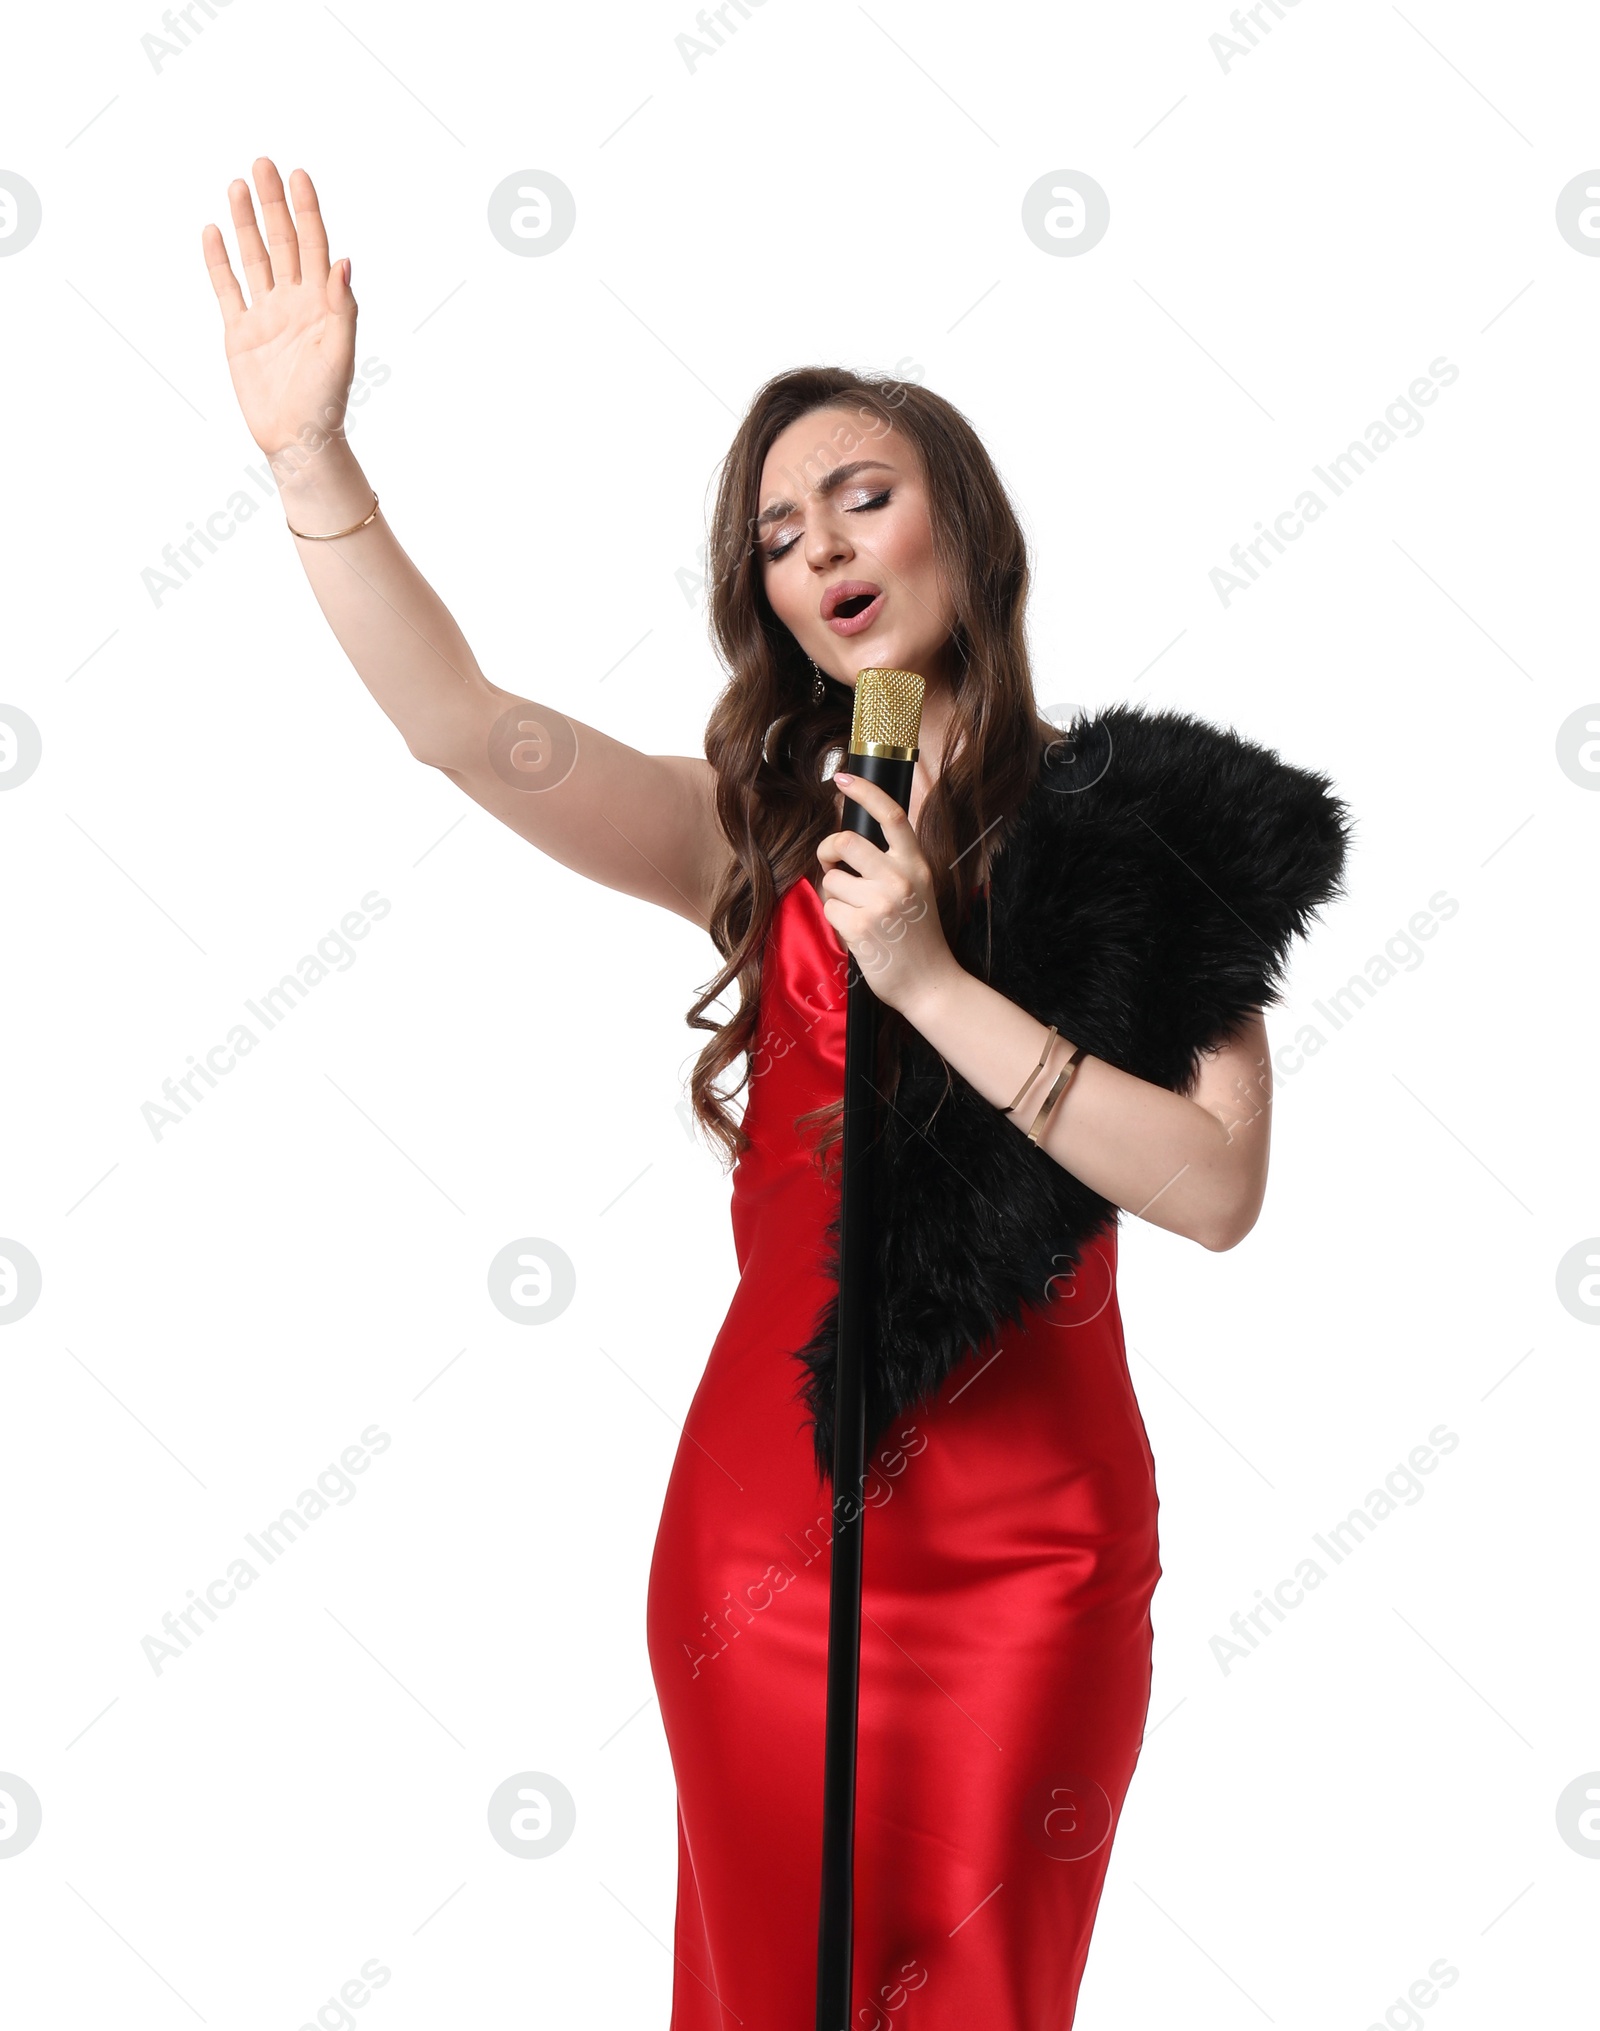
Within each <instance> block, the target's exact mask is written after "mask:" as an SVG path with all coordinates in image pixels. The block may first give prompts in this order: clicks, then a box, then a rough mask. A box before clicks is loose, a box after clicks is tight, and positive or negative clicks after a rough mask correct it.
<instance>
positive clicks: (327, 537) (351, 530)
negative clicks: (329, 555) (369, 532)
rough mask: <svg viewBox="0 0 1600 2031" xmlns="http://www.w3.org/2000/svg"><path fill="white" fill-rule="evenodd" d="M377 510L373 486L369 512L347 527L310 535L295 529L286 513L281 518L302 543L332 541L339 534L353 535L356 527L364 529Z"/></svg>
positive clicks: (290, 532)
mask: <svg viewBox="0 0 1600 2031" xmlns="http://www.w3.org/2000/svg"><path fill="white" fill-rule="evenodd" d="M377 512H378V490H377V488H376V487H374V488H373V490H372V509H371V512H370V513H369V514H366V515H363V516H362V518H361V520H360V521H359V522H352V523H351V524H350V526H349V528H348V529H330V530H329V531H328V533H327V534H326V535H325V536H312V535H309V534H308V533H307V532H306V531H305V530H304V529H297V528H296V527H295V526H294V524H293V522H291V521H290V520H289V518H288V516H287V515H285V516H284V518H283V519H284V525H285V527H286V528H287V529H288V531H289V534H290V535H291V536H298V537H299V538H300V541H301V542H302V543H332V542H333V541H335V539H336V538H338V537H340V536H353V535H354V534H355V533H356V531H357V530H358V529H364V528H365V527H366V526H367V524H368V523H369V522H370V521H371V520H372V517H373V515H375V514H377Z"/></svg>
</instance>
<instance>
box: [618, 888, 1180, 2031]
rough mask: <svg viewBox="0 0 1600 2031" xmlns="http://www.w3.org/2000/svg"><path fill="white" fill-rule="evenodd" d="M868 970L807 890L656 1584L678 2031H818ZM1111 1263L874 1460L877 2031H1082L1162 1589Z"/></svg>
mask: <svg viewBox="0 0 1600 2031" xmlns="http://www.w3.org/2000/svg"><path fill="white" fill-rule="evenodd" d="M843 978H844V958H843V947H842V946H841V945H840V943H839V941H838V939H837V937H836V935H835V933H834V930H833V927H832V926H831V925H830V924H829V922H828V920H827V918H826V916H825V915H824V914H823V905H822V898H821V897H820V896H819V894H818V893H817V891H816V889H815V888H814V887H813V886H812V884H811V883H810V882H809V881H807V880H801V881H798V882H796V883H795V884H794V885H793V886H792V887H791V888H790V889H789V890H788V891H787V892H786V894H785V895H784V897H783V899H782V902H781V903H780V905H779V908H778V911H777V913H776V915H775V917H774V920H773V925H772V928H771V931H770V932H769V934H768V944H767V949H766V955H765V960H764V965H763V972H762V990H761V1011H760V1031H759V1036H758V1040H757V1047H756V1050H755V1052H754V1054H753V1061H752V1062H753V1071H752V1078H751V1083H750V1089H749V1095H748V1099H747V1102H746V1110H745V1117H744V1125H745V1129H746V1132H747V1133H748V1134H749V1136H750V1137H751V1143H750V1146H749V1148H748V1149H746V1151H745V1152H744V1154H743V1155H742V1156H741V1158H740V1160H739V1162H738V1164H737V1166H736V1168H735V1171H734V1176H733V1203H732V1213H733V1233H734V1245H735V1252H736V1255H737V1259H738V1265H739V1284H738V1288H737V1290H736V1291H735V1293H734V1296H733V1301H732V1303H731V1305H730V1306H729V1309H728V1313H727V1317H726V1319H725V1321H724V1323H723V1326H722V1329H721V1331H720V1332H719V1333H718V1335H717V1338H716V1341H715V1343H714V1345H713V1346H712V1349H711V1353H710V1356H709V1359H708V1361H707V1364H706V1369H705V1373H704V1376H703V1377H702V1379H701V1382H700V1384H699V1387H698V1389H697V1390H696V1392H695V1395H694V1398H693V1400H692V1402H691V1404H690V1406H689V1412H688V1415H687V1417H686V1419H685V1422H684V1427H683V1435H682V1439H681V1441H680V1443H679V1446H678V1451H677V1456H676V1459H675V1461H674V1464H673V1468H672V1473H671V1477H670V1479H669V1482H668V1486H667V1492H666V1499H665V1504H664V1508H663V1512H662V1517H661V1523H660V1528H659V1531H658V1534H657V1537H656V1543H655V1551H654V1557H653V1560H652V1564H651V1571H650V1584H649V1595H648V1609H647V1634H648V1642H649V1650H650V1661H651V1670H652V1673H653V1676H654V1680H655V1686H656V1691H657V1694H658V1696H659V1699H660V1704H661V1715H662V1720H663V1722H664V1724H665V1728H666V1733H667V1742H668V1746H669V1749H670V1751H671V1756H672V1764H673V1771H674V1775H675V1778H676V1782H677V1793H678V1903H677V1922H676V1928H675V1940H674V1954H675V1968H674V1978H673V2001H672V2021H671V2027H670V2031H739V2027H742V2031H813V2027H814V2010H815V1987H816V1952H817V1912H818V1899H819V1877H820V1870H821V1838H822V1837H821V1806H822V1760H823V1715H824V1701H825V1692H826V1683H827V1652H828V1645H827V1610H828V1566H829V1523H830V1491H829V1488H828V1486H827V1484H825V1483H823V1482H822V1481H820V1480H819V1478H818V1475H817V1472H816V1468H815V1465H814V1462H813V1456H812V1442H811V1430H810V1424H809V1419H808V1418H807V1416H806V1413H805V1410H804V1407H803V1406H802V1405H801V1404H800V1403H799V1401H798V1400H797V1399H796V1397H795V1394H794V1392H795V1389H796V1386H797V1384H798V1383H799V1381H800V1379H801V1373H802V1371H801V1369H800V1365H799V1363H798V1362H797V1361H796V1360H795V1359H794V1353H793V1350H794V1349H795V1348H797V1347H799V1346H800V1345H802V1344H803V1342H804V1341H805V1339H806V1337H807V1335H808V1334H809V1332H810V1329H811V1326H812V1323H813V1321H814V1319H815V1316H816V1312H817V1309H818V1307H819V1305H820V1304H821V1302H822V1300H823V1298H824V1297H825V1296H826V1295H827V1292H828V1290H829V1288H830V1286H829V1285H828V1284H826V1283H825V1281H824V1276H823V1272H822V1269H821V1260H822V1247H823V1240H824V1234H825V1229H826V1226H827V1222H828V1219H829V1217H830V1215H831V1213H832V1210H833V1207H834V1205H835V1204H836V1203H837V1201H836V1194H837V1190H838V1186H837V1181H836V1178H835V1177H831V1176H830V1177H824V1176H823V1175H822V1174H821V1173H820V1172H819V1171H818V1169H817V1168H816V1165H815V1162H814V1159H813V1157H812V1155H811V1150H810V1143H809V1140H805V1141H803V1140H802V1138H801V1135H800V1134H799V1133H797V1131H796V1130H795V1127H794V1118H795V1116H796V1115H797V1114H800V1113H802V1112H804V1111H805V1110H806V1109H808V1108H811V1107H815V1106H818V1105H821V1104H822V1103H823V1102H824V1101H826V1100H829V1099H837V1097H838V1096H839V1094H840V1093H841V1092H842V1091H843V1086H844V1014H845V994H844V986H843ZM1069 1099H1070V1095H1069ZM809 1133H814V1131H809ZM1039 1160H1040V1162H1041V1163H1048V1162H1050V1161H1052V1159H1050V1158H1049V1157H1047V1156H1045V1155H1044V1154H1043V1153H1041V1154H1040V1159H1039ZM1116 1260H1117V1236H1116V1229H1115V1226H1114V1225H1108V1226H1106V1227H1104V1228H1102V1229H1101V1231H1100V1233H1099V1234H1098V1235H1097V1236H1096V1237H1095V1239H1094V1240H1093V1241H1092V1242H1091V1243H1090V1244H1089V1246H1088V1247H1087V1249H1086V1250H1085V1252H1084V1255H1083V1258H1082V1260H1081V1262H1080V1263H1079V1266H1078V1268H1077V1270H1076V1272H1075V1273H1074V1275H1073V1277H1072V1278H1071V1279H1070V1281H1068V1282H1066V1283H1065V1284H1064V1285H1063V1286H1062V1287H1061V1288H1060V1289H1058V1290H1057V1292H1056V1293H1055V1294H1054V1296H1053V1297H1052V1299H1051V1301H1050V1303H1049V1305H1048V1307H1047V1308H1041V1309H1039V1310H1037V1311H1034V1312H1031V1313H1030V1314H1029V1315H1028V1316H1027V1324H1026V1330H1016V1329H1012V1328H1009V1327H1007V1328H1003V1329H1002V1330H1001V1331H1000V1333H999V1334H997V1335H995V1336H993V1337H992V1338H991V1339H990V1340H988V1341H986V1342H985V1343H984V1346H983V1347H982V1348H981V1349H980V1350H979V1352H978V1354H977V1356H976V1357H975V1358H972V1359H970V1360H969V1361H968V1362H966V1363H965V1364H963V1365H962V1366H961V1367H960V1368H959V1369H958V1370H957V1371H956V1372H955V1373H954V1374H952V1375H951V1376H949V1377H948V1378H947V1379H946V1381H945V1383H944V1384H943V1385H942V1386H941V1388H940V1389H939V1391H938V1393H937V1395H936V1396H934V1397H932V1398H931V1399H929V1400H928V1401H927V1402H926V1403H925V1404H921V1405H918V1406H916V1407H915V1408H914V1409H913V1410H911V1411H909V1412H907V1413H906V1414H905V1415H903V1416H902V1417H900V1418H898V1419H896V1420H895V1421H894V1422H893V1424H892V1425H891V1426H890V1427H889V1429H888V1432H887V1434H886V1435H885V1436H884V1437H883V1438H882V1439H880V1440H879V1442H878V1444H877V1445H876V1447H875V1448H874V1451H873V1455H872V1461H871V1463H870V1466H869V1477H868V1480H867V1482H866V1485H865V1496H866V1502H867V1505H868V1506H867V1515H866V1519H865V1543H864V1550H863V1567H864V1575H863V1613H862V1625H861V1628H862V1633H861V1694H860V1734H859V1751H858V1777H857V1803H856V1854H855V1952H854V1988H853V1998H852V2000H853V2006H854V2007H853V2013H852V2016H851V2020H850V2021H851V2026H852V2031H974V2027H976V2026H981V2027H982V2031H1047V2027H1048V2031H1066V2027H1068V2026H1070V2025H1071V2024H1072V2021H1073V2016H1074V2011H1075V2007H1076V2002H1077V1995H1078V1986H1079V1982H1080V1980H1081V1978H1082V1975H1083V1968H1084V1961H1085V1958H1086V1956H1087V1953H1088V1950H1089V1938H1090V1932H1091V1929H1092V1927H1093V1923H1094V1917H1095V1911H1096V1908H1097V1905H1098V1903H1099V1898H1100V1889H1101V1885H1102V1882H1103V1881H1104V1877H1105V1871H1106V1864H1107V1861H1108V1859H1109V1856H1110V1851H1111V1845H1112V1838H1113V1835H1114V1832H1115V1825H1116V1820H1117V1816H1118V1814H1119V1813H1120V1811H1121V1807H1122V1801H1123V1796H1124V1793H1125V1791H1126V1789H1127V1785H1128V1781H1129V1779H1130V1778H1131V1776H1132V1774H1133V1768H1134V1764H1135V1762H1136V1761H1137V1758H1138V1754H1139V1749H1140V1745H1141V1741H1142V1738H1143V1732H1144V1723H1145V1716H1146V1711H1147V1708H1148V1703H1149V1695H1150V1660H1151V1643H1152V1631H1151V1623H1150V1612H1149V1611H1150V1600H1151V1595H1152V1593H1153V1591H1154V1589H1155V1585H1156V1582H1157V1580H1158V1579H1159V1577H1160V1573H1161V1566H1160V1561H1159V1558H1158V1553H1157V1530H1156V1523H1157V1507H1158V1503H1157V1496H1156V1488H1155V1473H1154V1463H1153V1461H1152V1459H1151V1454H1150V1446H1149V1442H1148V1439H1147V1437H1146V1434H1145V1428H1144V1422H1143V1419H1142V1418H1141V1416H1140V1413H1139V1408H1138V1404H1137V1402H1136V1401H1135V1398H1134V1393H1133V1388H1132V1384H1131V1382H1130V1380H1129V1375H1128V1366H1127V1358H1126V1353H1125V1350H1124V1346H1123V1337H1122V1324H1121V1318H1120V1314H1119V1312H1118V1307H1117V1297H1116ZM1117 2021H1122V2020H1121V2019H1120V2018H1119V2019H1118V2020H1117Z"/></svg>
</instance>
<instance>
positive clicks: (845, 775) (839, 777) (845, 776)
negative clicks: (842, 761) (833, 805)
mask: <svg viewBox="0 0 1600 2031" xmlns="http://www.w3.org/2000/svg"><path fill="white" fill-rule="evenodd" d="M833 780H834V781H835V782H836V783H853V782H854V781H855V777H854V776H852V775H851V774H850V773H849V772H848V770H845V769H835V770H834V772H833Z"/></svg>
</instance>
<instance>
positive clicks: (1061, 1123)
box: [901, 961, 1266, 1249]
mask: <svg viewBox="0 0 1600 2031" xmlns="http://www.w3.org/2000/svg"><path fill="white" fill-rule="evenodd" d="M901 1012H902V1013H903V1014H904V1015H905V1017H906V1019H907V1021H909V1022H911V1023H912V1024H913V1025H914V1026H915V1027H916V1028H917V1029H918V1030H920V1031H921V1033H922V1034H923V1036H924V1037H926V1038H927V1040H928V1042H929V1043H930V1044H932V1045H933V1047H934V1049H935V1050H936V1051H937V1052H938V1053H939V1054H940V1056H941V1057H942V1058H944V1060H945V1061H946V1063H947V1064H949V1065H951V1066H952V1067H953V1068H954V1069H955V1070H956V1071H957V1072H959V1073H960V1074H961V1076H962V1077H963V1078H964V1079H965V1080H966V1081H967V1083H968V1084H969V1085H971V1086H972V1087H974V1088H975V1089H976V1090H977V1091H978V1092H979V1093H981V1094H982V1095H983V1097H984V1099H986V1100H988V1101H990V1102H992V1103H993V1104H994V1106H996V1107H997V1108H998V1107H1005V1106H1007V1105H1009V1103H1010V1102H1011V1101H1012V1100H1013V1099H1014V1098H1015V1097H1016V1093H1017V1089H1018V1087H1019V1086H1020V1085H1021V1084H1022V1082H1023V1080H1024V1079H1025V1078H1026V1077H1027V1075H1028V1073H1029V1071H1030V1070H1031V1069H1032V1068H1033V1067H1034V1066H1035V1065H1036V1064H1037V1063H1038V1061H1039V1053H1040V1050H1041V1048H1042V1045H1043V1043H1044V1035H1045V1032H1044V1025H1043V1024H1042V1023H1041V1022H1040V1021H1039V1019H1038V1018H1037V1017H1036V1016H1032V1015H1030V1014H1029V1013H1028V1012H1027V1010H1026V1009H1022V1008H1019V1007H1018V1006H1017V1004H1016V1003H1015V1002H1014V1001H1009V1000H1007V998H1006V997H1005V996H1004V995H1003V994H1000V993H999V992H998V991H997V990H996V989H994V988H992V987H991V986H990V985H989V984H988V982H987V981H983V980H980V979H978V977H977V976H976V975H975V974H972V973H969V972H967V971H966V969H965V968H964V967H962V966H960V965H958V964H956V963H954V962H953V961H952V963H951V965H950V966H949V968H947V969H945V970H943V971H942V972H941V973H940V974H939V975H938V976H937V977H936V979H935V980H934V982H933V983H932V984H931V985H930V986H929V987H928V989H927V990H926V991H925V992H924V993H923V994H922V995H921V996H920V997H919V998H918V999H917V1000H915V1001H913V1002H912V1003H911V1004H910V1005H909V1006H906V1007H903V1008H902V1011H901ZM1075 1048H1076V1044H1075V1041H1074V1039H1072V1038H1070V1037H1068V1038H1060V1037H1058V1038H1057V1039H1056V1040H1055V1042H1054V1043H1053V1045H1052V1047H1051V1051H1050V1055H1049V1058H1048V1060H1047V1062H1046V1064H1045V1066H1044V1069H1043V1071H1042V1072H1040V1073H1039V1075H1038V1077H1037V1078H1035V1079H1034V1080H1033V1082H1032V1084H1031V1085H1030V1086H1029V1087H1028V1089H1027V1091H1026V1093H1025V1094H1024V1095H1023V1098H1022V1101H1021V1104H1020V1105H1019V1106H1018V1107H1017V1108H1016V1110H1015V1111H1014V1113H1012V1114H1010V1115H1008V1116H1007V1117H1006V1119H1007V1120H1008V1121H1010V1122H1012V1123H1014V1124H1015V1131H1016V1133H1017V1134H1019V1135H1025V1134H1026V1133H1027V1131H1028V1129H1029V1128H1030V1127H1031V1126H1032V1124H1033V1120H1034V1117H1035V1115H1036V1114H1037V1113H1038V1112H1039V1109H1040V1108H1041V1107H1042V1106H1043V1104H1044V1101H1045V1099H1046V1097H1047V1095H1048V1094H1049V1092H1050V1089H1051V1086H1052V1085H1053V1083H1054V1081H1055V1078H1056V1075H1057V1073H1059V1072H1060V1071H1061V1070H1062V1069H1063V1068H1064V1067H1065V1066H1066V1064H1067V1062H1068V1060H1069V1059H1070V1057H1071V1055H1072V1053H1073V1051H1074V1049H1075ZM1265 1134H1266V1131H1265V1127H1264V1126H1263V1127H1262V1128H1261V1132H1260V1137H1259V1139H1256V1140H1254V1141H1252V1138H1251V1136H1250V1135H1242V1134H1240V1133H1239V1132H1238V1130H1237V1127H1236V1126H1234V1127H1230V1125H1229V1124H1227V1123H1225V1122H1224V1121H1223V1120H1222V1119H1221V1118H1220V1117H1219V1116H1218V1115H1217V1114H1214V1113H1212V1112H1210V1111H1209V1110H1208V1109H1207V1108H1205V1107H1204V1106H1201V1105H1200V1104H1199V1103H1198V1102H1197V1101H1195V1100H1192V1099H1188V1098H1185V1097H1183V1096H1182V1095H1180V1094H1177V1093H1170V1092H1168V1091H1167V1089H1166V1088H1165V1087H1163V1086H1156V1085H1153V1084H1151V1083H1150V1081H1148V1080H1145V1079H1138V1078H1135V1077H1134V1076H1133V1074H1132V1073H1130V1072H1124V1071H1121V1070H1119V1068H1118V1067H1117V1066H1115V1065H1109V1064H1107V1063H1106V1062H1105V1060H1104V1059H1102V1058H1096V1057H1092V1056H1085V1057H1084V1058H1082V1059H1081V1060H1080V1061H1079V1064H1078V1068H1077V1070H1076V1072H1075V1073H1074V1074H1073V1076H1072V1080H1071V1083H1070V1084H1069V1085H1068V1086H1067V1087H1066V1089H1065V1091H1064V1092H1063V1093H1062V1094H1061V1095H1060V1096H1059V1097H1058V1099H1057V1101H1056V1104H1055V1106H1054V1107H1053V1108H1052V1110H1051V1112H1050V1114H1049V1116H1048V1118H1047V1120H1046V1123H1045V1126H1044V1128H1043V1129H1042V1130H1041V1131H1040V1135H1039V1143H1038V1147H1039V1150H1040V1152H1041V1161H1043V1160H1045V1159H1047V1158H1048V1159H1053V1160H1054V1161H1055V1162H1056V1163H1058V1164H1060V1165H1062V1166H1063V1167H1064V1168H1065V1169H1066V1170H1069V1171H1071V1172H1072V1173H1073V1175H1074V1176H1075V1177H1078V1178H1081V1179H1082V1180H1083V1182H1084V1183H1085V1184H1086V1185H1088V1186H1089V1187H1090V1189H1091V1190H1093V1191H1096V1192H1099V1193H1100V1194H1101V1196H1102V1197H1104V1198H1107V1199H1110V1200H1111V1201H1112V1202H1113V1203H1114V1204H1115V1205H1118V1206H1121V1207H1123V1208H1124V1209H1125V1210H1126V1211H1128V1212H1130V1213H1135V1214H1138V1215H1139V1216H1140V1217H1141V1218H1143V1219H1146V1220H1149V1221H1152V1222H1153V1223H1154V1224H1155V1225H1156V1226H1158V1227H1165V1228H1167V1229H1168V1230H1169V1231H1171V1232H1173V1233H1177V1234H1184V1235H1187V1236H1188V1237H1189V1238H1190V1239H1191V1240H1194V1241H1198V1242H1200V1243H1201V1244H1202V1245H1203V1246H1204V1247H1207V1248H1213V1249H1217V1248H1228V1247H1231V1246H1232V1245H1233V1244H1234V1242H1235V1241H1237V1240H1238V1239H1240V1238H1241V1236H1242V1234H1243V1233H1244V1232H1246V1231H1248V1228H1249V1226H1250V1224H1251V1222H1252V1221H1253V1219H1254V1217H1255V1213H1256V1211H1257V1210H1258V1208H1259V1204H1260V1188H1261V1185H1262V1183H1263V1182H1264V1177H1265V1171H1264V1157H1265Z"/></svg>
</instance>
